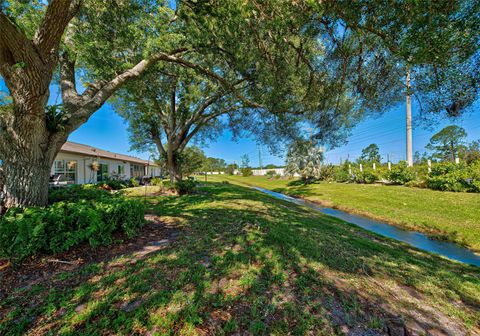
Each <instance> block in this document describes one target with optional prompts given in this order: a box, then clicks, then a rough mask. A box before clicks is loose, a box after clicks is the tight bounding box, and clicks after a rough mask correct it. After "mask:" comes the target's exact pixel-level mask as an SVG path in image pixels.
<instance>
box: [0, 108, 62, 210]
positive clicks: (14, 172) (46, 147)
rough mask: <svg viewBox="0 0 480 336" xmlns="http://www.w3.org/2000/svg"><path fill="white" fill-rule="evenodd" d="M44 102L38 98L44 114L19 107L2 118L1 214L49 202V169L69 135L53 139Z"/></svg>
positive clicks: (0, 141)
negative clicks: (9, 209)
mask: <svg viewBox="0 0 480 336" xmlns="http://www.w3.org/2000/svg"><path fill="white" fill-rule="evenodd" d="M42 104H43V101H39V102H38V104H37V106H36V108H37V109H41V110H42V114H41V115H40V113H35V114H33V115H32V114H28V113H25V114H23V115H22V114H21V113H19V112H21V111H19V110H18V108H19V107H17V110H16V111H15V112H14V113H12V114H8V115H7V114H5V115H4V119H3V120H2V124H3V125H2V126H3V130H2V132H1V133H0V148H1V153H0V157H1V159H2V163H1V168H0V213H3V212H5V210H6V209H8V208H11V207H27V206H45V205H47V201H48V181H49V178H50V169H51V167H52V164H53V161H54V159H55V156H56V154H57V152H58V151H59V150H60V147H61V145H62V144H63V142H64V141H63V142H62V140H66V137H63V136H62V137H58V138H57V139H56V140H55V141H54V140H53V139H52V137H51V133H50V132H49V131H48V129H47V127H46V122H45V119H44V117H43V116H44V115H45V112H43V110H44V107H43V106H42ZM12 112H13V111H12ZM37 112H39V111H37ZM19 115H22V116H21V117H19ZM42 117H43V118H42Z"/></svg>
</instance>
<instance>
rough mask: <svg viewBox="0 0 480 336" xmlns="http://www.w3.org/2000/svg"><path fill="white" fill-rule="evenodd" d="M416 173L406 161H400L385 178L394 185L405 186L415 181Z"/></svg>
mask: <svg viewBox="0 0 480 336" xmlns="http://www.w3.org/2000/svg"><path fill="white" fill-rule="evenodd" d="M415 177H416V175H415V171H414V170H413V168H412V167H408V165H407V163H406V162H405V161H400V162H399V163H398V164H396V165H394V166H393V167H392V170H390V171H387V172H386V173H385V178H386V179H387V180H388V181H390V182H391V183H393V184H405V183H408V182H410V181H413V180H415Z"/></svg>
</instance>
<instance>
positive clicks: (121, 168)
mask: <svg viewBox="0 0 480 336" xmlns="http://www.w3.org/2000/svg"><path fill="white" fill-rule="evenodd" d="M117 173H118V175H124V174H125V166H124V165H118V170H117Z"/></svg>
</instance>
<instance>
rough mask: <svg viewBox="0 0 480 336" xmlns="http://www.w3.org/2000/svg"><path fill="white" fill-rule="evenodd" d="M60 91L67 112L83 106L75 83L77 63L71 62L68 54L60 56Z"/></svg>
mask: <svg viewBox="0 0 480 336" xmlns="http://www.w3.org/2000/svg"><path fill="white" fill-rule="evenodd" d="M60 90H61V92H62V101H63V104H64V106H65V107H66V108H67V110H72V108H74V107H76V106H79V105H80V104H81V98H80V95H79V94H78V92H77V85H76V83H75V61H73V60H70V58H69V56H68V53H67V52H64V53H62V55H61V56H60Z"/></svg>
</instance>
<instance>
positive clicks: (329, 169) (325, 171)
mask: <svg viewBox="0 0 480 336" xmlns="http://www.w3.org/2000/svg"><path fill="white" fill-rule="evenodd" d="M335 173H336V169H335V166H334V165H332V164H328V165H322V167H321V168H320V171H319V175H318V179H319V180H320V181H335Z"/></svg>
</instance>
